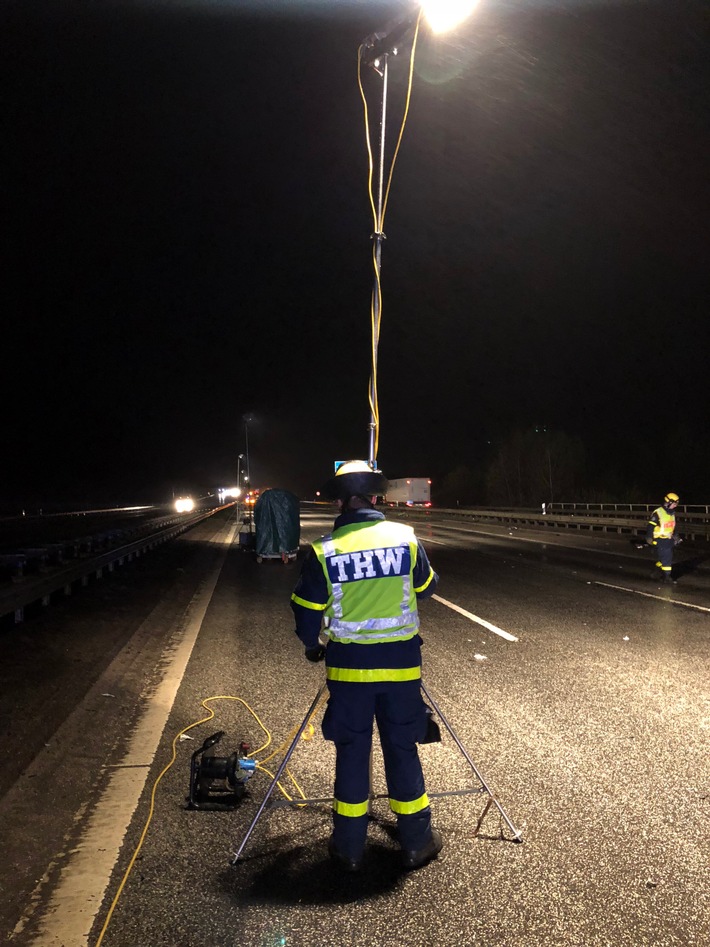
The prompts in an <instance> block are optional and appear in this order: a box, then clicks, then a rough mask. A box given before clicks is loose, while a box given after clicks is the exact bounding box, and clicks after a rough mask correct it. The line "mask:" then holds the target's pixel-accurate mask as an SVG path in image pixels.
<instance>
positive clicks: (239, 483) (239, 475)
mask: <svg viewBox="0 0 710 947" xmlns="http://www.w3.org/2000/svg"><path fill="white" fill-rule="evenodd" d="M243 460H244V454H240V455H239V457H237V490H239V491H241V488H242V461H243Z"/></svg>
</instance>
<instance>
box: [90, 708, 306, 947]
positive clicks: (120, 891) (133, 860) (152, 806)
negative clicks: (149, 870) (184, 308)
mask: <svg viewBox="0 0 710 947" xmlns="http://www.w3.org/2000/svg"><path fill="white" fill-rule="evenodd" d="M324 699H325V697H322V698H321V700H320V701H319V702H318V705H317V706H316V707H315V708H314V710H313V713H312V714H311V715H310V716H309V718H308V720H309V722H310V720H311V718H312V717H313V715H314V714H315V712H316V710H317V709H318V708H319V707H320V706H321V704H322V703H323V700H324ZM213 700H236V701H237V702H238V703H240V704H243V705H244V706H245V707H246V709H247V710H248V711H249V713H250V714H251V715H252V717H253V718H254V719H255V720H256V722H257V723H258V724H259V726H260V727H261V729H262V730H263V731H264V733H265V734H266V743H264V744H263V745H262V746H261V747H259V749H258V750H254V751H253V752H252V753H249V758H251V757H252V756H254V755H255V754H256V753H260V752H261V751H262V750H265V749H266V747H268V746H269V744H270V743H271V733H270V732H269V731H268V730H267V729H266V727H265V726H264V724H263V723H262V722H261V720H260V719H259V717H258V715H257V714H256V713H255V712H254V711H253V710H252V709H251V707H250V706H249V704H247V702H246V701H245V700H242V698H241V697H232V696H230V695H228V694H220V695H216V696H214V697H205V699H204V700H203V701H202V702H201V703H202V706H203V707H204V708H205V710H207V711H208V712H209V716H207V717H202V719H200V720H195V721H194V723H191V724H188V726H187V727H183V729H182V730H180V731H179V733H176V734H175V736H174V737H173V742H172V756H171V758H170V762H169V763H168V764H167V765H166V766H165V767H164V768H163V770H162V771H161V772H160V774H159V776H158V778H157V779H156V780H155V782H154V783H153V788H152V790H151V793H150V807H149V809H148V818H147V819H146V821H145V825H144V826H143V831H142V832H141V835H140V838H139V839H138V844H137V845H136V848H135V851H134V852H133V855H132V856H131V860H130V861H129V863H128V867H127V868H126V870H125V872H124V873H123V877H122V878H121V883H120V884H119V886H118V890H117V891H116V894H115V896H114V899H113V901H112V902H111V906H110V908H109V909H108V914H107V915H106V920H105V921H104V924H103V927H102V928H101V931H100V932H99V937H98V940H97V941H96V944H95V947H101V944H102V942H103V939H104V936H105V935H106V931H107V930H108V927H109V924H110V923H111V919H112V917H113V912H114V911H115V909H116V905H117V904H118V901H119V899H120V897H121V895H122V894H123V889H124V888H125V886H126V882H127V881H128V878H129V876H130V874H131V872H132V871H133V866H134V865H135V863H136V859H137V858H138V855H139V854H140V851H141V849H142V847H143V842H144V841H145V839H146V836H147V834H148V828H149V826H150V823H151V821H152V819H153V813H154V812H155V794H156V791H157V789H158V785H159V784H160V781H161V779H162V778H163V776H165V774H166V773H167V772H168V770H169V769H170V767H171V766H172V765H173V763H174V762H175V760H176V759H177V742H178V740H179V739H180V737H181V736H182V735H183V734H184V733H187V732H188V730H193V729H194V728H195V727H199V726H200V724H203V723H208V722H209V721H210V720H213V719H214V716H215V713H214V710H212V708H211V707H208V706H207V704H209V703H211V702H212V701H213ZM297 732H298V727H296V728H295V729H294V730H293V731H292V733H293V736H295V735H296V733H297ZM293 736H292V737H291V740H293ZM284 745H285V743H284V744H282V747H283V746H284ZM276 753H278V750H275V751H274V752H273V753H272V754H271V756H268V757H267V759H271V758H272V757H273V756H275V755H276ZM256 768H257V769H260V770H262V771H263V772H265V773H267V774H268V775H269V776H271V778H272V779H273V778H274V777H273V775H272V774H271V773H269V771H268V770H267V769H264V767H262V766H261V765H260V764H259V763H257V764H256ZM286 772H287V773H288V776H289V778H290V780H291V782H292V783H293V784H294V786H295V787H296V789H297V791H298V792H299V793H300V795H301V798H302V799H305V796H304V794H303V790H302V789H301V787H300V786H299V785H298V783H297V782H296V780H295V779H294V777H293V776H292V775H291V773H290V772H288V769H287V770H286ZM277 786H278V787H279V789H280V790H281V792H282V793H283V794H284V796H285V797H286V799H287V800H288V801H289V802H292V801H293V799H292V797H291V796H289V794H288V793H287V792H286V790H285V789H284V788H283V786H281V784H280V783H277Z"/></svg>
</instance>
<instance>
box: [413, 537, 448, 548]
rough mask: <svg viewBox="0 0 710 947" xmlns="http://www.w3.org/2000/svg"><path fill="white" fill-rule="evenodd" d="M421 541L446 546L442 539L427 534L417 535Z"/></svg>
mask: <svg viewBox="0 0 710 947" xmlns="http://www.w3.org/2000/svg"><path fill="white" fill-rule="evenodd" d="M417 538H418V539H420V540H421V541H422V542H423V543H436V545H437V546H448V543H445V542H444V540H443V539H430V538H429V537H428V536H418V537H417Z"/></svg>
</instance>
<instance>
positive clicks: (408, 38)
mask: <svg viewBox="0 0 710 947" xmlns="http://www.w3.org/2000/svg"><path fill="white" fill-rule="evenodd" d="M477 2H478V0H430V2H422V3H418V4H414V5H413V7H412V9H411V10H410V11H409V12H407V13H405V14H403V15H402V16H400V17H399V18H398V19H396V20H393V21H392V22H390V23H388V24H387V25H386V26H385V27H384V28H383V29H381V30H378V31H377V32H375V33H371V34H370V36H368V37H367V38H366V39H364V40H363V41H362V43H361V44H360V48H359V49H358V79H359V78H360V66H361V65H362V64H364V65H367V66H371V67H372V68H373V70H374V71H375V72H376V73H377V75H378V76H380V78H381V79H382V91H381V100H380V147H379V165H378V176H377V201H376V202H375V200H374V197H373V195H372V178H373V173H374V166H373V165H374V162H373V157H372V149H371V147H370V130H369V119H368V110H367V99H366V98H365V93H364V91H363V88H362V83H360V93H361V95H362V100H363V105H364V109H365V125H366V128H367V151H368V155H369V159H370V172H369V192H370V204H371V207H372V215H373V222H374V230H373V235H372V265H373V270H374V283H373V288H372V297H371V304H370V317H371V323H372V373H371V375H370V387H369V403H370V424H369V431H370V437H369V453H368V458H369V464H370V466H371V467H372V468H373V469H375V467H376V466H377V449H378V441H379V428H380V418H379V405H378V395H377V354H378V346H379V341H380V319H381V315H382V284H381V272H382V242H383V240H384V239H385V234H384V220H385V211H386V209H387V198H388V197H389V190H390V185H391V183H392V172H393V170H394V164H395V161H396V160H397V154H398V152H399V146H400V144H401V141H402V134H403V132H404V122H406V118H407V112H408V111H409V98H410V95H411V91H412V75H413V72H414V54H415V51H416V45H417V37H418V35H419V25H420V23H421V19H422V16H424V17H425V18H426V20H427V22H428V23H429V25H430V27H431V29H432V31H433V32H434V33H443V32H445V31H446V30H450V29H453V28H454V27H455V26H457V25H458V24H459V23H462V22H463V20H465V19H466V17H467V16H469V14H470V13H471V12H472V11H473V9H474V7H475V6H476V3H477ZM409 43H411V45H412V52H411V58H410V66H409V86H408V89H407V102H406V107H405V113H404V121H403V122H402V127H401V129H400V133H399V139H398V141H397V145H396V148H395V152H394V157H393V158H392V164H391V165H390V170H389V178H388V181H387V189H386V191H385V190H384V165H385V136H386V120H387V84H388V75H389V60H390V57H391V56H396V55H397V53H398V52H399V50H400V49H401V48H402V47H403V46H405V45H407V44H409Z"/></svg>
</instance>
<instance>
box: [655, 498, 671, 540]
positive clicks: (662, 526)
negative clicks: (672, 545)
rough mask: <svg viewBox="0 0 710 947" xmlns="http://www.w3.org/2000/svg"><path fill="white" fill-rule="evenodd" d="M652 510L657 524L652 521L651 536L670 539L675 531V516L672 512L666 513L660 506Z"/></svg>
mask: <svg viewBox="0 0 710 947" xmlns="http://www.w3.org/2000/svg"><path fill="white" fill-rule="evenodd" d="M654 512H655V514H656V516H657V517H658V524H655V523H654V526H653V538H654V539H670V538H671V536H672V535H673V533H674V532H675V516H674V515H673V513H668V512H667V511H666V510H664V509H663V507H662V506H660V507H659V508H658V509H657V510H655V511H654Z"/></svg>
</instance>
